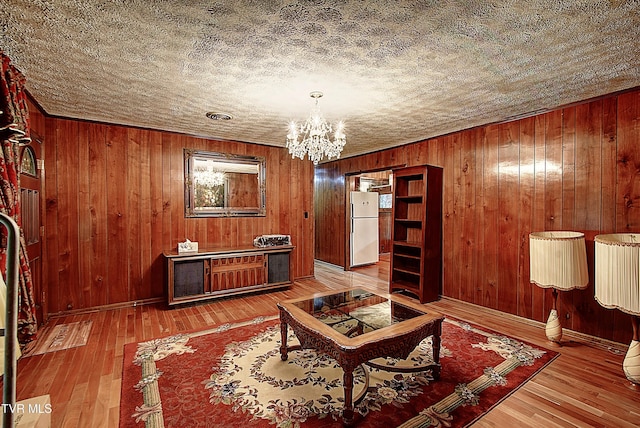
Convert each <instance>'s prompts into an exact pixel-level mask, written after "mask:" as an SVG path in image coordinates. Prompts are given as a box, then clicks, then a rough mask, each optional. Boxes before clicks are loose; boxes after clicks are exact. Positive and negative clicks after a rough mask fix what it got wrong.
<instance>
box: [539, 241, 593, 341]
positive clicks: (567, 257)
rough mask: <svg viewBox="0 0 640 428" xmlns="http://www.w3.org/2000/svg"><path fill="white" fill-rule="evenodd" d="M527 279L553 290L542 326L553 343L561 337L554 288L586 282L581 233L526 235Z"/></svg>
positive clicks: (556, 291)
mask: <svg viewBox="0 0 640 428" xmlns="http://www.w3.org/2000/svg"><path fill="white" fill-rule="evenodd" d="M529 267H530V282H532V283H533V284H536V285H537V286H539V287H542V288H552V289H553V307H552V308H551V312H550V313H549V319H548V320H547V325H546V327H545V333H546V334H547V338H548V339H549V340H550V341H552V342H556V343H560V340H561V339H562V325H561V324H560V319H559V318H558V310H557V302H558V290H562V291H569V290H573V289H575V288H586V287H587V284H588V283H589V270H588V269H587V249H586V246H585V242H584V234H583V233H580V232H567V231H553V232H533V233H530V234H529Z"/></svg>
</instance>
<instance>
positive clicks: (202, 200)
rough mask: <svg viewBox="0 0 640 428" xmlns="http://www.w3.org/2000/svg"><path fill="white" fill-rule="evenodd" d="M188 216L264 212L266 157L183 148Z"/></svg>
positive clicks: (258, 213) (186, 210)
mask: <svg viewBox="0 0 640 428" xmlns="http://www.w3.org/2000/svg"><path fill="white" fill-rule="evenodd" d="M184 156H185V216H186V217H218V216H264V215H265V213H266V204H265V193H266V192H265V158H264V157H255V156H242V155H233V154H227V153H215V152H206V151H200V150H189V149H185V150H184Z"/></svg>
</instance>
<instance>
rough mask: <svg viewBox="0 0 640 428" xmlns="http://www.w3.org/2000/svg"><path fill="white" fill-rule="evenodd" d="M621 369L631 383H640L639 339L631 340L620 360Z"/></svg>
mask: <svg viewBox="0 0 640 428" xmlns="http://www.w3.org/2000/svg"><path fill="white" fill-rule="evenodd" d="M622 370H624V374H625V376H627V379H629V380H630V381H631V382H632V383H634V384H636V385H640V341H638V340H632V341H631V344H630V345H629V350H628V351H627V354H626V355H625V357H624V361H623V362H622Z"/></svg>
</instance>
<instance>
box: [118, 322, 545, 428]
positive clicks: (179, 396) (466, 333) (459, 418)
mask: <svg viewBox="0 0 640 428" xmlns="http://www.w3.org/2000/svg"><path fill="white" fill-rule="evenodd" d="M289 331H290V332H291V329H289ZM290 336H291V337H290V338H289V339H288V342H289V345H293V344H295V341H296V339H295V336H294V335H293V333H290ZM279 347H280V327H279V320H278V318H277V317H275V316H274V317H267V318H264V317H261V318H256V319H254V320H250V321H246V322H240V323H235V324H225V325H221V326H218V327H216V328H213V329H208V330H205V331H199V332H194V333H188V334H178V335H175V336H170V337H166V338H162V339H156V340H151V341H148V342H141V343H137V344H135V343H134V344H129V345H126V346H125V352H124V367H123V377H122V395H121V401H120V403H121V404H120V427H222V426H226V427H239V426H249V425H250V426H252V427H254V426H256V427H274V426H275V427H282V428H294V427H341V426H342V419H341V413H342V409H343V402H344V395H343V389H342V374H343V373H342V370H341V369H340V367H339V366H338V365H337V364H336V363H335V361H334V360H333V359H331V358H329V357H327V356H324V355H321V354H317V353H316V352H315V351H312V350H300V351H293V352H289V358H288V360H287V361H282V360H281V359H280V353H279ZM556 356H557V353H556V352H554V351H550V350H548V349H543V348H538V347H535V346H532V345H531V344H528V343H524V342H521V341H518V340H515V339H513V338H509V337H507V336H505V335H502V334H500V333H496V332H494V331H489V330H487V329H483V328H480V327H477V326H473V325H470V324H466V323H464V322H460V321H457V320H453V319H445V322H444V323H443V325H442V342H441V352H440V363H441V366H442V371H441V377H440V379H439V380H437V381H436V380H434V379H433V376H432V373H431V371H430V370H424V371H420V367H423V366H427V365H428V364H429V362H431V361H432V360H431V358H432V357H431V338H428V339H425V340H424V341H423V342H422V343H421V344H420V345H418V347H416V349H415V350H414V352H413V353H412V354H411V355H410V356H409V358H407V359H406V360H396V359H390V358H385V359H379V361H376V362H377V363H382V364H384V365H387V366H397V367H405V368H406V366H413V367H414V368H416V370H417V371H416V372H411V373H404V372H398V371H387V370H380V369H377V368H373V367H369V366H363V367H361V368H359V369H358V370H357V371H356V372H355V373H354V377H355V380H354V397H360V401H359V402H358V404H357V405H356V407H355V410H356V419H355V424H356V425H357V426H358V427H380V426H385V427H394V426H402V427H429V426H434V427H439V426H446V427H462V426H466V425H468V424H470V423H471V422H473V421H474V420H476V419H478V418H479V417H481V416H482V415H483V414H484V413H486V412H487V411H488V410H490V409H491V408H492V407H493V406H495V405H496V404H497V403H499V402H500V401H501V400H503V399H504V398H505V397H506V396H508V395H509V394H510V393H512V392H513V391H515V390H516V389H517V388H519V387H520V386H522V385H523V384H524V383H525V382H527V380H528V379H530V378H531V377H532V376H534V375H535V374H536V373H537V372H538V371H540V370H542V369H543V368H544V367H545V365H547V364H548V363H550V362H551V361H552V360H553V359H554V358H555V357H556Z"/></svg>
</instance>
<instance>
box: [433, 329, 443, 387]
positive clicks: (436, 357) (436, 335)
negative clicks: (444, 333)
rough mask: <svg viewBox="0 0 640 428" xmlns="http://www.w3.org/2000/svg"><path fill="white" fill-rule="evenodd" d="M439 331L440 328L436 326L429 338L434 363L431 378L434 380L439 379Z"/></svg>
mask: <svg viewBox="0 0 640 428" xmlns="http://www.w3.org/2000/svg"><path fill="white" fill-rule="evenodd" d="M440 331H441V328H440V326H438V328H437V329H436V332H435V333H434V334H433V338H432V340H431V344H432V346H433V362H434V364H435V365H434V367H433V378H434V379H435V380H438V379H440Z"/></svg>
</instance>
